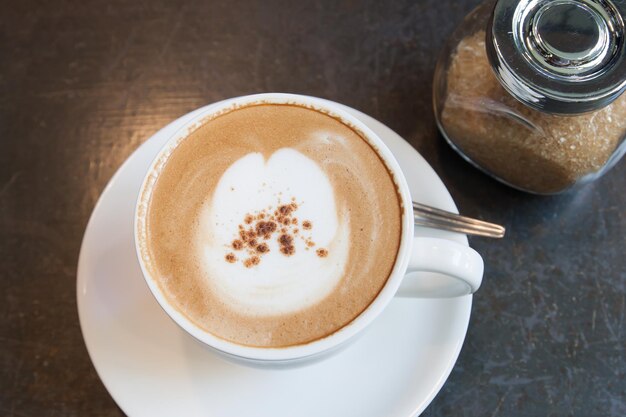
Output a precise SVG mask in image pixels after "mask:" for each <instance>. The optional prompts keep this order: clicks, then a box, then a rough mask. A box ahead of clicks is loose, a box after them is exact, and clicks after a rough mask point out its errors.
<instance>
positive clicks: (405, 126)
mask: <svg viewBox="0 0 626 417" xmlns="http://www.w3.org/2000/svg"><path fill="white" fill-rule="evenodd" d="M476 3H477V2H476V1H461V2H455V1H448V0H440V1H430V0H429V1H397V2H381V1H378V0H373V1H307V2H289V1H283V2H274V1H272V2H255V1H234V2H233V1H193V2H167V1H162V0H150V1H147V0H138V1H121V0H111V1H108V2H105V3H97V2H95V1H91V0H88V1H68V0H59V1H56V2H43V3H42V2H34V1H31V0H26V1H21V2H18V1H15V0H14V1H10V0H9V1H5V2H4V3H3V5H2V7H1V9H2V11H1V12H0V300H1V302H0V415H7V416H38V417H45V416H59V415H63V416H84V415H90V416H118V415H122V412H121V411H120V409H119V408H117V406H116V405H115V402H114V401H113V400H112V398H111V397H110V396H109V394H108V393H107V391H106V390H105V388H104V386H103V385H102V383H101V382H100V380H99V379H98V376H97V375H96V372H95V370H94V368H93V365H92V364H91V362H90V360H89V357H88V355H87V351H86V349H85V346H84V343H83V340H82V337H81V332H80V327H79V323H78V315H77V310H76V288H75V284H76V264H77V259H78V252H79V247H80V243H81V238H82V235H83V232H84V229H85V226H86V223H87V220H88V218H89V215H90V213H91V211H92V209H93V207H94V205H95V203H96V200H97V198H98V196H99V195H100V193H101V192H102V189H103V188H104V186H105V185H106V183H107V181H108V180H109V179H110V177H111V175H113V173H114V172H115V171H116V170H117V168H118V167H119V166H120V164H121V163H122V162H123V161H124V160H125V159H126V157H127V156H128V155H129V154H130V153H131V152H132V151H133V150H134V149H135V148H137V147H138V146H139V145H140V144H141V143H142V142H143V141H145V140H146V139H147V138H148V137H150V135H151V134H152V133H154V132H155V131H156V130H158V129H159V128H160V127H162V126H164V125H165V124H167V123H168V122H169V121H171V120H173V119H175V118H176V117H178V116H180V115H182V114H184V113H186V112H188V111H190V110H192V109H195V108H197V107H200V106H202V105H204V104H207V103H210V102H214V101H217V100H220V99H223V98H227V97H233V96H239V95H243V94H250V93H257V92H269V91H281V92H294V93H302V94H309V95H314V96H320V97H324V98H328V99H331V100H335V101H338V102H342V103H345V104H347V105H349V106H352V107H355V108H357V109H359V110H362V111H363V112H365V113H368V114H370V115H372V116H374V117H375V118H377V119H379V120H381V121H382V122H384V123H385V124H387V125H388V126H390V127H391V128H393V129H394V130H396V131H397V132H398V133H400V134H401V135H402V136H403V137H405V138H406V139H407V140H408V141H409V142H410V143H411V144H412V145H413V146H414V147H415V148H416V149H417V150H418V151H419V152H420V153H421V154H422V155H423V156H424V157H425V158H426V159H427V160H428V162H429V163H430V164H431V165H432V166H433V168H434V169H435V170H436V171H437V173H438V174H439V175H440V176H441V178H442V179H443V181H444V183H445V184H446V185H447V186H448V188H449V189H450V192H451V194H452V196H453V197H454V199H455V200H456V202H457V204H458V206H459V208H460V210H461V211H462V212H463V213H464V214H467V215H469V216H475V217H479V218H484V219H487V220H491V221H495V222H498V223H502V224H504V225H505V226H506V227H507V229H508V235H507V237H506V238H505V239H504V240H502V241H494V240H487V239H479V238H476V239H471V244H472V245H473V246H474V247H475V248H476V249H477V250H478V251H479V252H480V253H482V255H483V257H484V258H485V263H486V271H485V279H484V283H483V287H482V288H481V290H480V292H479V294H478V295H477V296H476V297H475V301H474V306H473V312H472V320H471V324H470V327H469V332H468V335H467V339H466V342H465V345H464V347H463V350H462V352H461V355H460V357H459V360H458V362H457V364H456V367H455V368H454V370H453V371H452V374H451V375H450V378H449V379H448V381H447V382H446V384H445V386H444V388H443V389H442V391H441V392H440V393H439V395H438V396H437V397H436V398H435V400H434V401H433V402H432V404H431V405H430V406H429V407H428V409H427V410H426V411H425V412H424V415H425V416H429V417H434V416H507V417H514V416H540V415H541V416H569V415H572V416H624V415H626V376H625V373H626V360H625V358H624V350H625V346H626V323H625V299H626V249H625V246H626V245H625V243H626V242H625V240H626V239H625V235H626V193H625V192H624V191H625V190H626V163H624V162H622V163H621V164H619V165H618V166H617V167H616V168H615V169H613V170H612V171H611V172H610V173H609V174H607V175H606V176H605V177H603V178H602V179H601V180H599V181H598V182H596V183H594V184H591V185H589V186H587V187H586V188H583V189H582V190H580V191H579V192H577V193H570V194H565V195H560V196H557V197H536V196H530V195H526V194H523V193H520V192H517V191H514V190H512V189H509V188H507V187H505V186H503V185H500V184H499V183H497V182H495V181H493V180H492V179H490V178H488V177H487V176H485V175H483V174H481V173H480V172H478V171H477V170H475V169H474V168H472V167H471V166H469V165H468V164H467V163H465V162H464V161H463V160H462V159H461V158H460V157H459V156H457V155H456V154H455V153H454V151H452V150H451V149H450V148H449V147H448V146H447V145H446V144H445V143H444V141H443V140H442V138H441V136H440V135H439V134H438V132H437V128H436V125H435V122H434V118H433V113H432V109H431V87H432V76H433V70H434V65H435V60H436V57H437V54H438V51H439V50H440V48H441V46H442V44H443V42H444V40H445V38H446V37H447V36H448V35H449V34H450V33H451V31H452V30H453V29H454V27H455V26H456V25H457V24H458V23H459V22H460V21H461V19H462V18H463V16H464V15H465V14H467V12H469V10H470V9H471V8H472V7H473V6H474V5H475V4H476Z"/></svg>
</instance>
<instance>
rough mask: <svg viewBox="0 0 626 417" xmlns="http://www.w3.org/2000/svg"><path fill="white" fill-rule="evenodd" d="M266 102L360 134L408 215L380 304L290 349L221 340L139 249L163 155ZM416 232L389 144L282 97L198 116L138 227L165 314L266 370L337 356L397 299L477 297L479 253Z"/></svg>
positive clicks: (245, 100) (144, 191)
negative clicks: (217, 121) (165, 289)
mask: <svg viewBox="0 0 626 417" xmlns="http://www.w3.org/2000/svg"><path fill="white" fill-rule="evenodd" d="M260 102H262V103H276V104H285V103H294V104H300V105H305V106H308V107H312V108H315V109H318V110H321V111H323V112H325V113H328V114H331V115H332V116H334V117H336V118H338V119H340V120H342V121H343V122H344V123H346V124H348V125H350V126H352V127H354V128H356V129H358V130H359V131H360V132H361V133H362V134H363V135H364V136H365V139H366V140H367V141H368V142H369V143H370V144H371V145H372V147H373V148H374V149H376V150H377V152H378V154H379V155H380V157H381V158H382V159H383V160H384V161H385V164H386V165H387V168H388V169H389V170H390V172H391V173H392V174H393V177H394V179H395V181H396V184H397V185H398V190H399V194H400V198H401V202H402V210H403V212H402V231H401V234H402V236H401V239H400V247H399V249H398V254H397V257H396V263H395V265H394V267H393V269H392V272H391V275H390V276H389V278H388V279H387V282H386V284H385V286H384V287H383V288H382V290H381V291H380V293H379V294H378V296H377V297H376V298H375V299H374V301H373V302H372V303H371V304H370V305H369V306H368V307H367V308H366V309H365V310H364V311H363V312H362V313H361V314H360V315H359V316H358V317H357V318H355V319H354V320H353V321H352V322H350V323H348V324H347V325H346V326H344V327H342V328H341V329H339V330H337V331H336V332H335V333H333V334H331V335H329V336H326V337H324V338H322V339H318V340H315V341H313V342H309V343H306V344H302V345H297V346H289V347H284V348H264V347H251V346H243V345H239V344H236V343H233V342H229V341H226V340H224V339H221V338H219V337H217V336H215V335H213V334H211V333H209V332H207V331H205V330H202V329H201V328H199V327H198V326H196V325H195V324H194V323H193V322H192V321H191V320H189V319H188V318H187V317H186V316H184V315H183V314H181V313H180V312H179V311H178V310H177V309H176V308H175V307H174V306H172V305H171V304H170V303H169V302H168V300H167V297H166V296H164V294H163V293H162V292H161V290H160V288H159V286H158V284H157V283H156V281H155V280H154V278H153V277H152V276H151V275H150V273H149V272H148V269H147V268H146V266H145V265H144V262H143V259H142V256H141V249H140V247H139V245H140V240H139V239H138V232H139V230H140V227H145V222H144V221H143V220H142V218H140V215H141V213H145V208H146V204H147V201H148V199H149V198H145V197H146V196H148V197H149V195H150V192H151V187H152V186H153V184H154V180H155V178H156V174H155V173H156V172H157V171H158V166H156V165H157V162H158V161H159V160H162V158H161V156H162V155H163V154H164V153H168V152H171V151H172V149H173V148H175V147H176V146H177V145H178V144H180V142H181V141H183V140H185V138H186V137H188V136H189V134H190V133H191V132H193V131H194V130H195V128H197V126H199V125H202V123H203V120H205V119H207V118H210V117H211V116H212V115H214V114H216V113H218V112H223V111H227V110H228V109H230V108H233V107H241V106H245V105H249V104H254V103H260ZM165 163H167V162H165ZM142 196H143V198H142ZM414 229H415V225H414V223H413V206H412V204H411V195H410V193H409V187H408V185H407V182H406V179H405V177H404V174H403V173H402V171H401V169H400V166H399V165H398V163H397V162H396V160H395V158H394V156H393V155H392V153H391V151H390V150H389V149H388V148H387V146H386V145H385V144H384V143H383V141H382V140H381V139H380V138H379V137H378V136H377V135H376V134H375V133H374V132H372V131H371V130H370V129H369V128H368V127H367V126H366V125H365V124H363V123H362V122H361V121H360V120H358V119H357V118H355V117H354V116H352V115H350V114H348V113H346V112H345V111H343V110H342V109H340V108H338V107H337V106H335V105H333V104H332V103H330V102H327V101H325V100H321V99H317V98H314V97H308V96H301V95H294V94H279V93H268V94H257V95H251V96H244V97H237V98H233V99H229V100H225V101H221V102H219V103H216V104H214V105H212V106H210V107H208V108H207V109H206V110H205V111H203V112H202V113H200V114H199V115H197V116H196V117H194V118H193V119H192V120H191V121H190V122H188V123H187V124H186V125H185V126H183V127H182V128H181V129H180V130H179V131H178V132H176V133H175V134H174V135H173V136H172V137H171V138H170V139H168V141H167V142H166V144H165V146H164V147H163V148H162V149H161V151H160V152H159V154H158V155H157V156H156V158H155V159H154V161H153V163H152V164H151V165H150V168H149V169H148V172H147V173H146V177H145V179H144V181H143V184H142V186H141V190H140V192H139V199H138V201H137V207H136V210H135V225H134V232H135V247H136V250H137V257H138V259H139V264H140V266H141V270H142V272H143V276H144V278H145V281H146V283H147V284H148V287H149V288H150V291H151V292H152V294H153V295H154V297H155V298H156V300H157V301H158V303H159V304H160V305H161V307H162V308H163V310H165V312H166V313H167V314H168V315H169V316H170V317H171V318H172V319H173V320H174V321H175V322H176V323H177V324H178V325H179V326H180V327H182V328H183V329H184V330H185V331H186V332H187V333H189V334H190V335H191V336H193V337H194V338H195V339H197V340H198V341H200V342H202V343H203V344H204V345H206V346H208V347H210V348H213V349H214V350H215V351H217V352H218V353H220V354H222V355H224V356H226V357H227V358H229V359H231V360H235V361H237V362H241V363H244V364H251V365H263V366H264V365H269V366H273V365H278V366H281V365H285V364H287V365H292V364H296V365H297V364H304V363H307V362H311V361H314V360H318V359H320V358H323V357H326V356H328V355H330V354H331V353H333V352H336V351H337V350H338V348H340V347H343V346H345V345H346V344H347V343H346V342H348V341H349V340H354V339H355V336H357V335H358V334H359V333H361V332H362V331H363V330H364V329H365V328H366V327H367V326H368V325H369V324H370V323H371V322H372V321H373V320H375V319H376V317H378V315H379V314H380V313H381V312H382V311H383V310H384V309H385V307H386V306H387V305H388V304H389V302H390V301H391V299H392V298H393V297H394V295H396V294H401V295H402V296H415V297H451V296H461V295H467V294H471V293H474V292H475V291H476V290H477V289H478V287H480V284H481V281H482V275H483V260H482V258H481V257H480V255H479V254H478V253H477V252H476V251H475V250H473V249H471V248H470V247H468V246H465V245H462V244H459V243H456V242H453V241H450V240H445V239H437V238H425V237H414ZM412 272H422V273H421V274H410V275H411V276H408V277H406V279H405V275H407V274H408V273H412Z"/></svg>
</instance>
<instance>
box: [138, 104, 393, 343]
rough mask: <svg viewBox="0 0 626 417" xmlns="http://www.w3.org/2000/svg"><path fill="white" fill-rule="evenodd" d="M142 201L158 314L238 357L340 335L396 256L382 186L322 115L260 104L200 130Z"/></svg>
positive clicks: (358, 143) (352, 142) (368, 149)
mask: <svg viewBox="0 0 626 417" xmlns="http://www.w3.org/2000/svg"><path fill="white" fill-rule="evenodd" d="M150 178H151V179H150V180H149V181H148V183H147V184H148V185H147V186H146V187H145V188H144V191H143V194H142V196H141V200H140V206H139V207H140V211H139V217H138V222H137V227H138V230H137V236H138V239H139V248H140V256H141V257H142V260H143V263H144V265H145V266H146V268H147V270H148V272H149V274H150V275H151V276H152V278H153V279H154V281H155V282H156V283H157V284H158V287H159V289H160V291H161V292H162V294H163V295H164V296H165V297H166V298H167V300H168V302H169V303H170V304H171V305H172V306H173V307H175V308H176V309H177V310H178V311H179V312H180V313H181V314H183V315H184V316H185V317H187V318H188V319H189V320H190V321H191V322H193V323H194V324H195V325H196V326H198V327H199V328H201V329H203V330H205V331H207V332H209V333H211V334H213V335H215V336H218V337H220V338H222V339H225V340H228V341H231V342H234V343H237V344H241V345H246V346H259V347H286V346H293V345H298V344H304V343H308V342H311V341H314V340H317V339H320V338H323V337H325V336H328V335H330V334H332V333H334V332H336V331H337V330H339V329H341V328H342V327H344V326H346V325H347V324H349V323H350V322H351V321H352V320H354V319H355V318H356V317H357V316H358V315H359V314H361V313H362V312H363V311H364V310H365V309H366V308H367V307H368V306H369V305H370V303H371V302H372V301H373V300H374V299H375V298H376V296H377V295H378V293H379V292H380V290H381V289H382V288H383V286H384V285H385V283H386V281H387V279H388V278H389V275H390V274H391V271H392V269H393V266H394V264H395V261H396V256H397V253H398V249H399V246H400V238H401V228H402V207H401V200H400V197H399V195H398V190H397V187H396V184H395V183H394V181H393V177H392V174H391V173H390V172H389V170H388V168H387V167H386V165H385V163H384V162H383V161H382V159H381V158H380V156H379V155H378V153H377V152H376V151H375V150H374V149H373V148H372V146H371V145H370V144H369V143H368V142H367V141H366V140H365V139H364V138H363V137H362V136H361V134H360V133H359V132H358V131H356V130H355V129H353V128H352V127H350V126H348V125H347V124H345V123H344V122H343V121H341V120H339V119H337V118H334V117H332V116H331V115H328V114H326V113H324V112H322V111H318V110H315V109H312V108H308V107H304V106H300V105H296V104H266V103H257V104H251V105H247V106H243V107H239V108H233V109H230V110H228V111H225V112H222V113H220V114H218V115H217V116H214V117H212V118H209V119H206V120H204V121H203V122H202V123H201V124H200V125H199V126H198V127H196V128H195V130H193V131H192V132H191V133H190V134H189V135H188V136H187V137H186V138H184V139H183V140H181V141H180V142H179V143H178V144H177V145H176V146H175V147H174V148H173V150H172V151H171V152H168V153H166V154H164V155H162V159H161V160H159V161H157V164H156V165H155V169H154V172H152V173H151V174H150Z"/></svg>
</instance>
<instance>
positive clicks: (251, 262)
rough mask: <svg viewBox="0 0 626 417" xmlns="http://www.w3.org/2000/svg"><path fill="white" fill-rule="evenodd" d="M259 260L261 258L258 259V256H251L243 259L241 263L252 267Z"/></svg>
mask: <svg viewBox="0 0 626 417" xmlns="http://www.w3.org/2000/svg"><path fill="white" fill-rule="evenodd" d="M259 262H261V260H260V259H259V257H258V256H252V257H250V258H247V259H246V260H245V261H243V265H244V266H245V267H246V268H252V267H253V266H254V265H258V264H259Z"/></svg>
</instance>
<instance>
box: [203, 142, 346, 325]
mask: <svg viewBox="0 0 626 417" xmlns="http://www.w3.org/2000/svg"><path fill="white" fill-rule="evenodd" d="M292 201H295V202H296V204H297V207H298V208H297V211H295V212H294V216H295V218H298V219H299V220H300V222H304V221H305V220H306V221H308V222H310V224H311V225H312V227H311V230H310V232H308V233H307V232H305V231H304V230H302V229H300V230H301V232H300V233H299V234H300V235H302V236H307V238H306V239H304V238H298V236H295V238H294V240H293V243H294V247H295V250H294V253H293V254H292V255H289V256H287V255H285V254H283V253H281V251H280V248H279V242H278V239H277V238H275V236H272V237H271V238H269V239H262V238H261V239H259V241H260V242H261V241H262V242H264V243H266V244H267V246H268V248H269V252H267V253H266V254H264V255H263V257H262V259H261V261H260V262H259V263H258V264H257V265H252V266H251V267H250V266H249V267H246V266H245V265H244V264H243V263H242V262H236V263H228V262H226V261H225V259H224V256H225V253H227V252H228V251H230V250H231V249H230V247H231V244H232V242H233V239H236V238H237V233H238V226H239V225H240V224H241V223H242V220H243V219H244V218H245V217H246V216H247V215H249V214H250V213H255V212H259V211H260V210H264V209H268V208H273V207H279V206H280V205H281V204H285V203H287V204H288V203H290V202H292ZM200 224H201V225H202V226H201V227H200V228H199V229H198V235H197V236H196V239H197V247H198V250H200V251H201V259H203V268H205V270H206V274H205V276H206V279H207V285H210V286H212V287H213V290H214V291H217V292H219V294H220V297H221V298H222V299H224V300H226V302H227V303H228V304H229V305H230V306H231V307H232V308H236V309H237V310H239V311H240V312H241V313H243V314H246V315H276V314H285V313H290V312H295V311H298V310H302V309H305V308H307V307H309V306H311V305H313V304H316V303H318V302H320V301H321V300H322V299H324V297H326V296H327V295H328V294H329V293H330V292H331V291H332V290H333V288H335V286H336V285H337V284H338V282H339V281H340V279H341V277H342V276H343V274H344V270H345V266H346V261H347V259H348V252H349V247H350V224H349V218H348V216H347V215H346V213H342V212H341V210H338V207H337V204H336V202H335V196H334V191H333V187H332V185H331V183H330V181H329V179H328V178H327V176H326V174H325V173H324V172H323V171H322V169H321V168H320V166H319V165H318V164H317V163H316V162H315V161H313V160H312V159H310V158H308V157H306V156H305V155H303V154H302V153H300V152H298V151H296V150H294V149H291V148H282V149H279V150H277V151H276V152H274V153H273V154H272V155H271V156H270V157H269V159H268V160H267V161H266V160H265V158H264V156H263V155H262V154H261V153H249V154H247V155H245V156H243V157H242V158H240V159H239V160H237V161H236V162H235V163H233V164H232V165H231V166H230V167H229V168H228V169H227V170H226V171H225V172H224V174H223V175H222V177H221V178H220V180H219V182H218V184H217V187H216V188H215V192H214V193H213V196H212V198H211V199H210V200H209V201H208V203H207V204H206V205H205V207H204V209H203V210H202V211H201V219H200ZM278 235H280V233H278V234H276V236H278ZM307 240H308V241H312V242H315V247H321V248H326V250H328V255H327V256H326V257H320V256H318V255H317V254H316V251H315V250H314V249H315V248H312V247H309V246H307V243H306V241H307ZM241 256H245V254H244V255H241ZM241 256H240V257H241Z"/></svg>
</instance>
